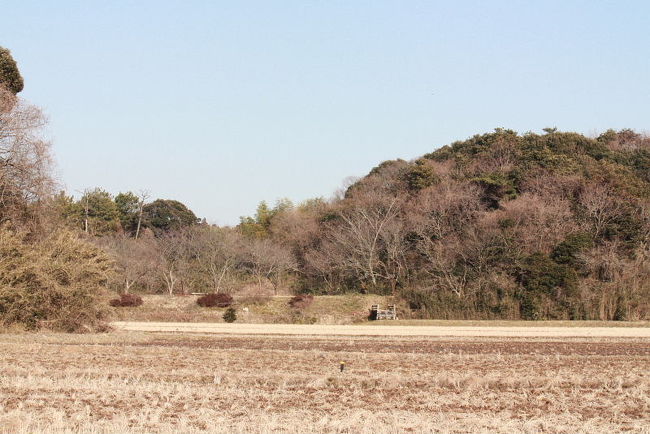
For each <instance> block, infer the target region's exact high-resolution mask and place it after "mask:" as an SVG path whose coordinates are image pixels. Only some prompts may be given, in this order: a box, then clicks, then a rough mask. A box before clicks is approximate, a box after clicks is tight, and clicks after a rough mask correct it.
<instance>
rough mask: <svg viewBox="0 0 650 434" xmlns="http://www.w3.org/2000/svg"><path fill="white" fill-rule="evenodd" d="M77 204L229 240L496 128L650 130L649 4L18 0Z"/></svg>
mask: <svg viewBox="0 0 650 434" xmlns="http://www.w3.org/2000/svg"><path fill="white" fill-rule="evenodd" d="M2 15H3V24H2V26H0V46H4V47H6V48H9V49H10V50H11V51H12V54H13V56H14V58H15V59H16V61H17V62H18V65H19V68H20V70H21V72H22V75H23V77H24V79H25V90H24V91H23V92H22V94H21V95H22V96H23V97H24V98H25V99H27V100H29V101H31V102H32V103H34V104H36V105H38V106H41V107H42V108H44V110H45V112H46V113H47V115H48V116H49V119H50V124H49V127H48V133H49V135H50V137H51V138H52V140H53V143H54V145H53V149H54V154H55V157H56V161H57V173H58V175H59V179H60V180H61V182H62V184H63V185H64V186H65V189H66V190H67V191H68V192H70V193H72V194H75V195H76V196H79V193H77V191H81V190H84V189H86V188H92V187H102V188H104V189H106V190H108V191H110V192H112V193H118V192H120V191H128V190H132V191H138V190H149V191H150V192H151V196H152V198H167V199H177V200H180V201H182V202H184V203H185V204H187V205H188V206H189V207H190V208H191V209H193V210H194V211H195V213H196V214H197V215H199V216H201V217H206V218H207V219H208V221H210V222H213V223H218V224H236V223H237V222H238V217H239V216H241V215H249V214H252V213H254V211H255V207H256V204H257V203H258V202H259V201H261V200H266V201H267V202H269V203H270V204H273V203H274V202H275V200H276V199H279V198H282V197H287V198H289V199H292V200H294V201H295V202H299V201H301V200H304V199H307V198H311V197H318V196H323V197H329V196H331V195H332V193H333V192H334V191H335V190H337V188H339V187H340V186H341V185H342V183H343V181H344V179H345V178H346V177H349V176H362V175H364V174H366V173H367V172H368V171H369V170H370V169H371V168H372V167H373V166H375V165H377V164H378V163H380V162H381V161H383V160H387V159H394V158H403V159H412V158H415V157H417V156H419V155H422V154H424V153H427V152H431V151H432V150H434V149H436V148H438V147H440V146H442V145H445V144H448V143H450V142H452V141H454V140H461V139H465V138H467V137H469V136H471V135H474V134H477V133H484V132H487V131H491V130H492V129H494V128H495V127H505V128H511V129H515V130H517V131H520V132H526V131H534V132H539V131H541V129H542V128H544V127H557V128H559V129H560V130H565V131H578V132H581V133H585V134H589V135H595V134H598V133H600V132H602V131H603V130H605V129H607V128H615V129H621V128H633V129H637V130H640V131H648V130H650V125H649V122H650V80H649V79H648V77H650V31H649V30H648V29H650V2H647V1H636V2H635V1H607V2H605V1H594V0H590V1H544V2H528V1H514V0H513V1H465V2H461V1H458V2H457V1H453V2H452V1H449V2H435V1H379V0H372V1H351V0H341V1H259V2H252V1H231V2H218V1H173V2H172V1H162V0H156V1H117V0H116V1H110V2H104V1H103V2H100V1H65V0H61V1H54V0H51V1H29V0H8V1H3V6H2Z"/></svg>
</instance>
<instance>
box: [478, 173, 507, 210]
mask: <svg viewBox="0 0 650 434" xmlns="http://www.w3.org/2000/svg"><path fill="white" fill-rule="evenodd" d="M472 182H473V183H474V184H476V185H478V186H480V187H481V188H482V189H483V197H482V200H483V203H485V205H486V206H487V207H488V208H490V209H498V208H499V206H500V202H501V201H502V200H504V199H505V200H511V199H514V198H516V197H517V188H516V187H515V185H514V184H515V180H514V177H511V176H506V175H503V174H501V173H489V174H486V175H484V176H480V177H477V178H473V179H472Z"/></svg>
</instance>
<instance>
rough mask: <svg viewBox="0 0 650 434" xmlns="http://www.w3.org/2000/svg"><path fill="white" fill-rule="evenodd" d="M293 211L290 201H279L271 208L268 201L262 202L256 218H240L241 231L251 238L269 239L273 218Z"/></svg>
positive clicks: (258, 207)
mask: <svg viewBox="0 0 650 434" xmlns="http://www.w3.org/2000/svg"><path fill="white" fill-rule="evenodd" d="M292 209H293V203H292V202H291V201H290V200H289V199H286V198H284V199H279V200H278V201H277V202H276V203H275V207H273V208H269V206H268V205H267V203H266V201H261V202H260V203H259V205H258V206H257V210H256V212H255V217H250V216H248V217H240V218H239V226H238V228H239V230H240V231H241V233H242V234H244V235H245V236H247V237H249V238H267V237H269V235H270V233H269V229H270V228H271V223H272V221H273V218H274V217H275V216H277V215H280V214H282V213H285V212H288V211H290V210H292Z"/></svg>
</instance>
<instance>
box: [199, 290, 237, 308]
mask: <svg viewBox="0 0 650 434" xmlns="http://www.w3.org/2000/svg"><path fill="white" fill-rule="evenodd" d="M232 303H233V298H232V296H231V295H228V294H223V293H218V294H206V295H204V296H202V297H199V298H198V299H197V300H196V304H198V305H199V306H201V307H228V306H230V305H231V304H232Z"/></svg>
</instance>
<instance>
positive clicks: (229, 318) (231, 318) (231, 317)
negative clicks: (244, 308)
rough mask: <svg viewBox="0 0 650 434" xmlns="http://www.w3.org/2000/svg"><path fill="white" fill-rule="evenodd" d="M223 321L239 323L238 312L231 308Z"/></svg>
mask: <svg viewBox="0 0 650 434" xmlns="http://www.w3.org/2000/svg"><path fill="white" fill-rule="evenodd" d="M222 318H223V320H224V321H225V322H235V321H237V310H236V309H235V308H234V307H229V308H228V309H226V311H225V312H224V314H223V317H222Z"/></svg>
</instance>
